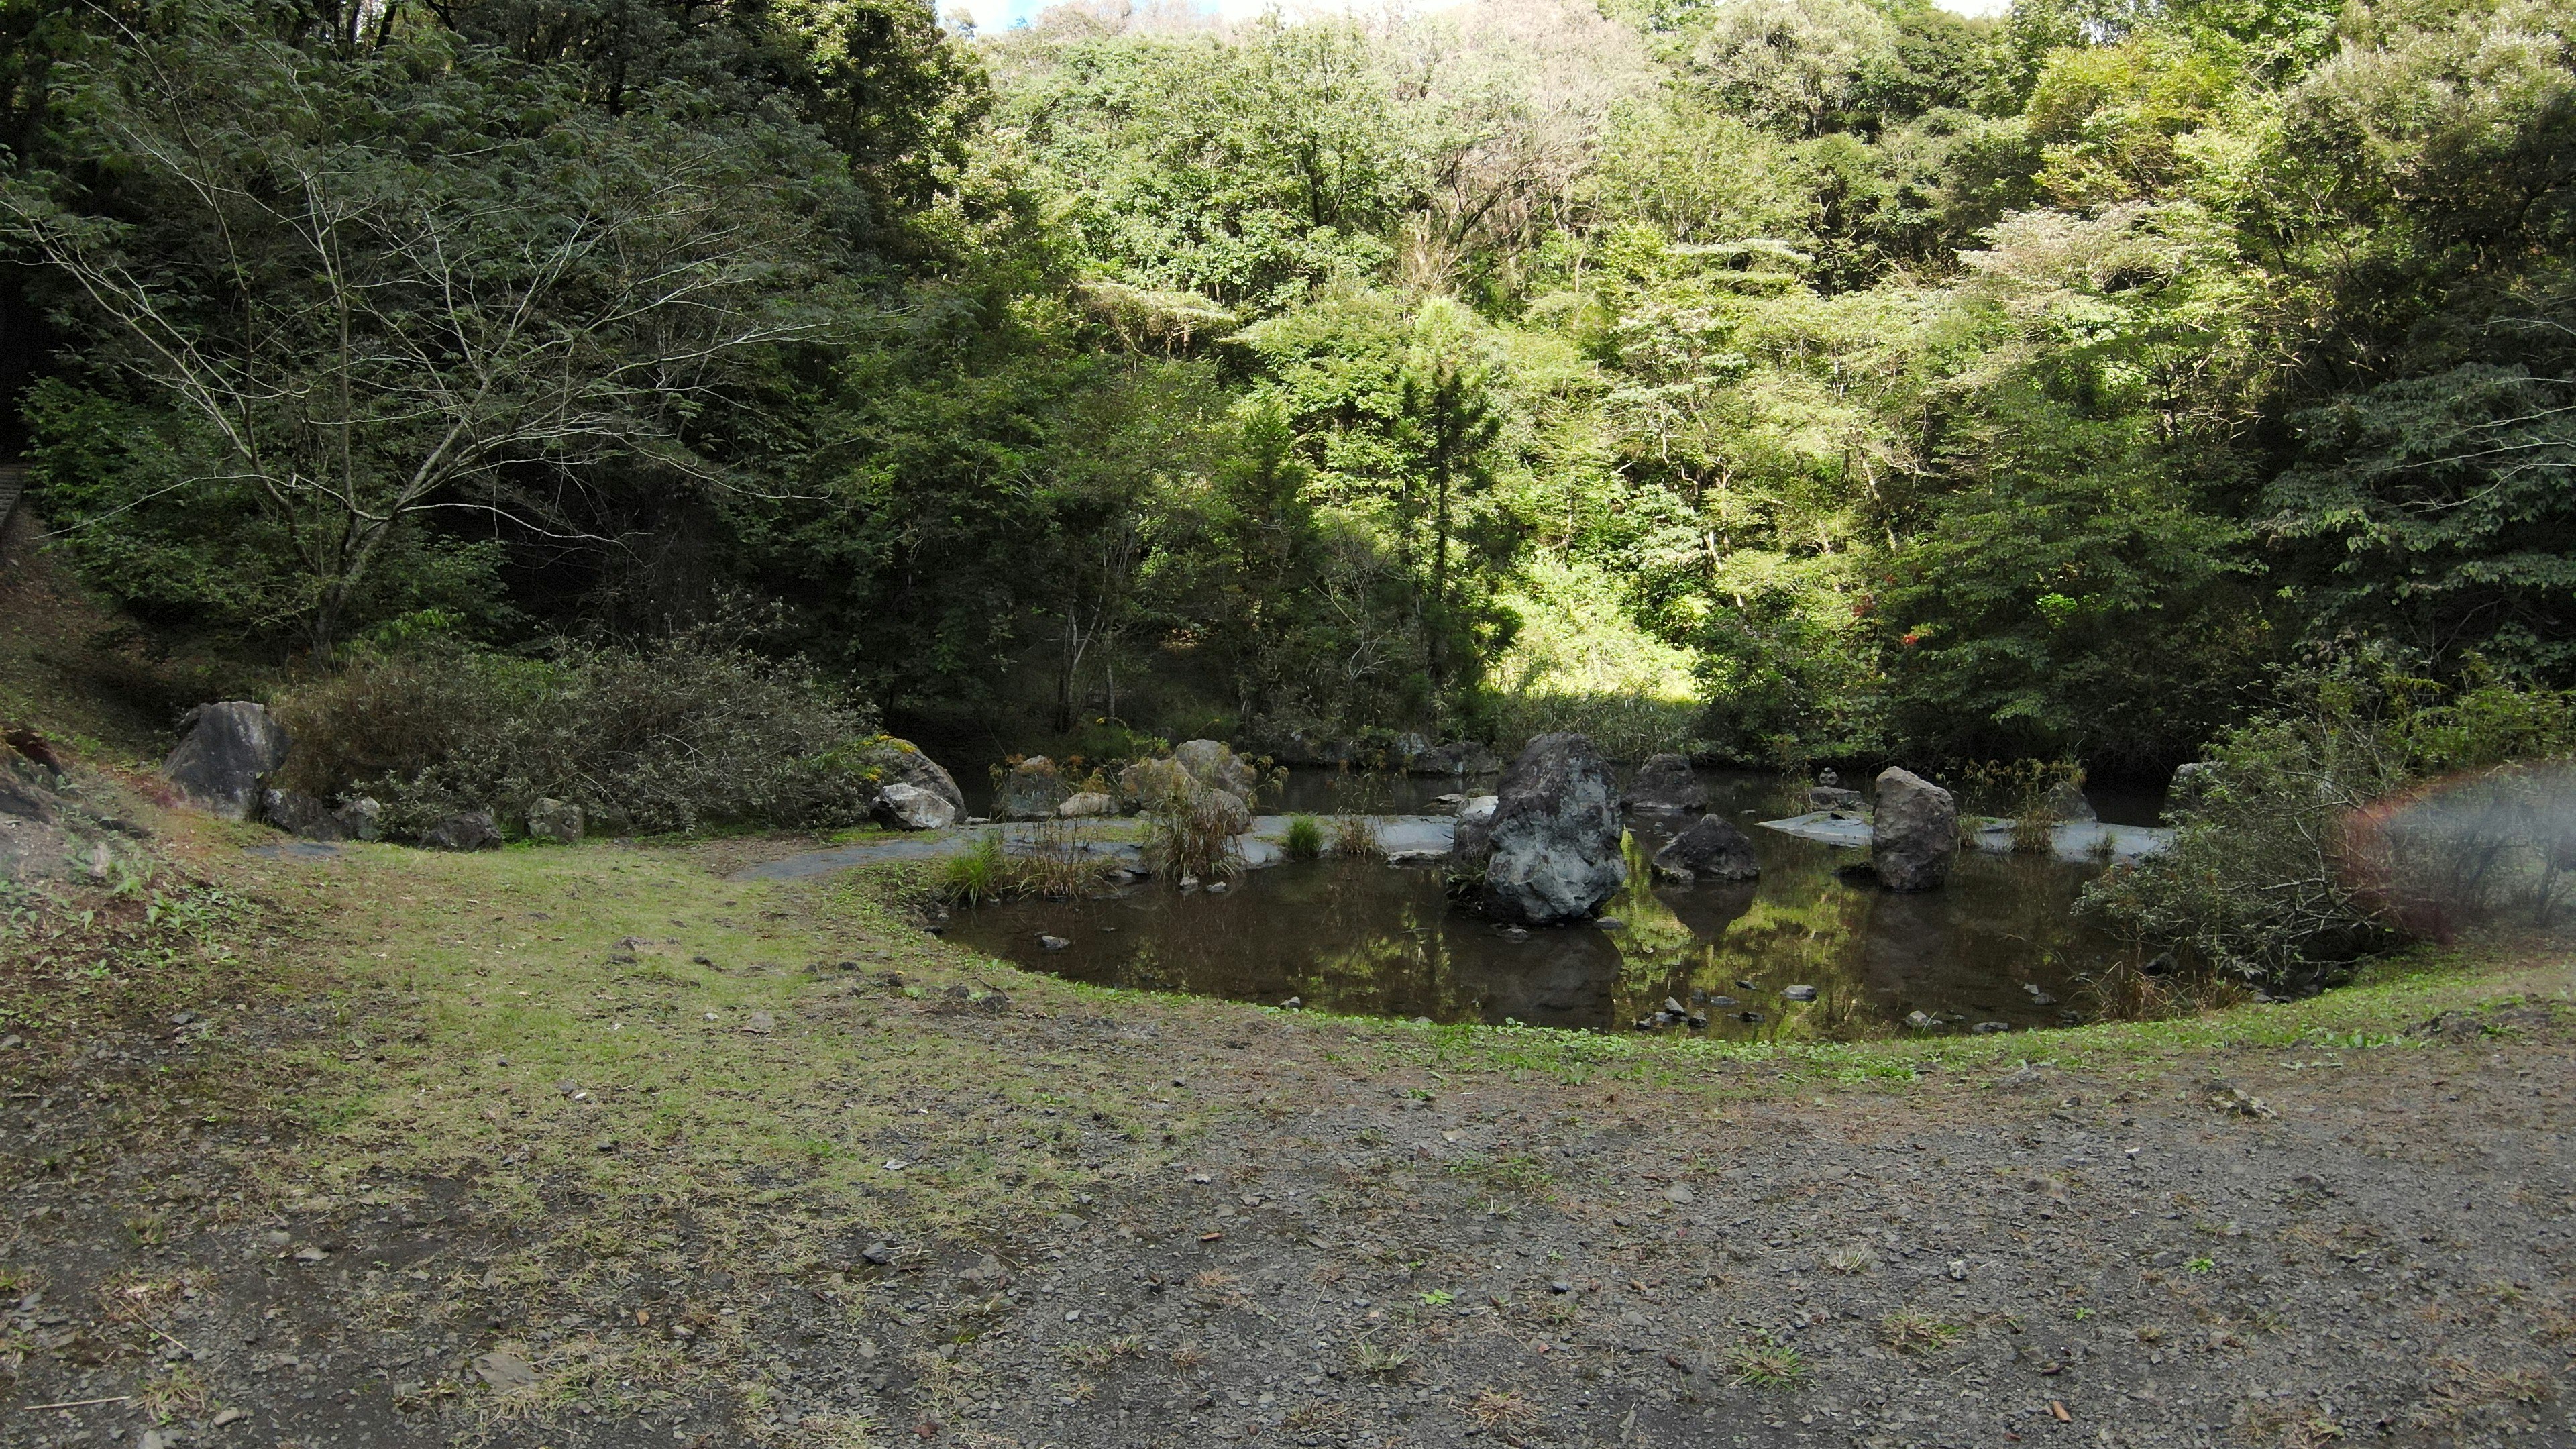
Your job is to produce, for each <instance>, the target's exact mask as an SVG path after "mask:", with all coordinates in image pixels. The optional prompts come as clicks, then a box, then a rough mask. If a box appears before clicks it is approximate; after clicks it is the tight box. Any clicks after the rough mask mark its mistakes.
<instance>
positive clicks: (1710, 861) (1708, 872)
mask: <svg viewBox="0 0 2576 1449" xmlns="http://www.w3.org/2000/svg"><path fill="white" fill-rule="evenodd" d="M1655 874H1657V875H1659V876H1662V877H1664V878H1665V879H1667V880H1677V881H1690V880H1697V879H1699V878H1700V877H1702V876H1706V877H1708V878H1709V879H1710V880H1751V879H1753V878H1754V877H1755V876H1758V875H1760V874H1762V862H1760V861H1758V860H1756V859H1754V857H1753V842H1752V841H1751V840H1749V839H1747V838H1746V837H1745V834H1744V832H1743V831H1741V830H1738V829H1736V828H1735V824H1734V822H1732V821H1730V820H1728V819H1727V818H1726V817H1725V816H1723V815H1703V816H1701V817H1700V818H1699V820H1698V822H1697V823H1695V824H1693V825H1692V826H1691V828H1689V829H1688V830H1685V831H1683V832H1682V833H1681V834H1679V835H1676V836H1674V837H1673V838H1672V839H1670V840H1668V841H1666V842H1664V848H1663V849H1661V850H1658V851H1656V852H1655Z"/></svg>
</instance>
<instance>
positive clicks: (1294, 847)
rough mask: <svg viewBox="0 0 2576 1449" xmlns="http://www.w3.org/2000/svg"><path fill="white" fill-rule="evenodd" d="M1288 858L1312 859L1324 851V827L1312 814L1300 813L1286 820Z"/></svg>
mask: <svg viewBox="0 0 2576 1449" xmlns="http://www.w3.org/2000/svg"><path fill="white" fill-rule="evenodd" d="M1286 843H1287V848H1288V858H1289V859H1290V860H1313V859H1314V858H1315V857H1316V856H1319V855H1321V854H1323V853H1324V827H1323V826H1321V825H1319V824H1317V823H1316V821H1315V817H1314V816H1312V815H1300V816H1298V817H1297V818H1295V819H1294V820H1291V821H1289V822H1288V839H1287V842H1286Z"/></svg>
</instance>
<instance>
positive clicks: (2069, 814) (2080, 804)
mask: <svg viewBox="0 0 2576 1449" xmlns="http://www.w3.org/2000/svg"><path fill="white" fill-rule="evenodd" d="M2040 808H2041V809H2043V810H2045V811H2047V812H2048V814H2049V818H2051V819H2054V820H2066V821H2072V822H2074V823H2075V824H2078V825H2087V824H2091V823H2092V822H2094V821H2096V820H2099V819H2101V818H2102V817H2101V816H2099V815H2096V814H2094V813H2093V802H2092V801H2090V800H2087V799H2085V798H2084V787H2083V786H2082V785H2080V784H2078V783H2076V782H2075V781H2073V780H2060V781H2058V782H2057V784H2056V785H2055V786H2053V787H2051V788H2050V790H2049V792H2048V798H2047V799H2045V800H2043V801H2041V802H2040Z"/></svg>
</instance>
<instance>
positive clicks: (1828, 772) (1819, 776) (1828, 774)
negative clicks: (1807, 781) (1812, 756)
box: [1816, 765, 1843, 785]
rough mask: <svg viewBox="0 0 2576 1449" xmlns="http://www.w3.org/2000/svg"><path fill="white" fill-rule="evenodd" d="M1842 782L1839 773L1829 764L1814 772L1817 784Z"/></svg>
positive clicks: (1837, 783)
mask: <svg viewBox="0 0 2576 1449" xmlns="http://www.w3.org/2000/svg"><path fill="white" fill-rule="evenodd" d="M1842 782H1843V777H1842V775H1841V773H1840V772H1838V771H1836V770H1835V769H1834V767H1833V766H1831V765H1827V766H1826V767H1825V768H1823V769H1821V770H1818V771H1817V772H1816V783H1817V784H1819V785H1839V784H1841V783H1842Z"/></svg>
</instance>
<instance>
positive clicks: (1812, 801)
mask: <svg viewBox="0 0 2576 1449" xmlns="http://www.w3.org/2000/svg"><path fill="white" fill-rule="evenodd" d="M1860 807H1861V798H1860V792H1859V791H1858V790H1845V789H1843V788H1841V787H1840V786H1836V785H1810V786H1808V787H1807V808H1808V809H1810V810H1858V809H1859V808H1860Z"/></svg>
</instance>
